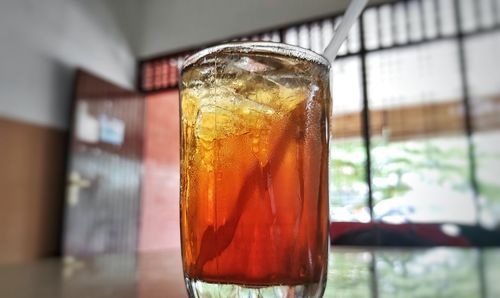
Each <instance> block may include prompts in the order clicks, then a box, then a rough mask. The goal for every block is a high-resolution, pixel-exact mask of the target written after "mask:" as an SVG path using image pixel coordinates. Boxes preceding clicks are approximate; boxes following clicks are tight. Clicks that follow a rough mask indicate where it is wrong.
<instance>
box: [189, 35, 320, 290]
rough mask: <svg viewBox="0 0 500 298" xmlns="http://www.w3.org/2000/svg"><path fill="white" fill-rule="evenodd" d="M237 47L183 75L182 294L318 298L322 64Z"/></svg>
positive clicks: (299, 54) (264, 47) (202, 59)
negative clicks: (213, 291)
mask: <svg viewBox="0 0 500 298" xmlns="http://www.w3.org/2000/svg"><path fill="white" fill-rule="evenodd" d="M245 45H246V44H245V43H243V44H233V45H227V46H225V47H221V48H220V49H219V50H213V51H208V52H206V53H204V54H200V55H199V57H197V58H191V59H192V62H191V63H190V64H188V66H186V67H185V68H184V69H183V73H182V79H181V84H182V85H181V147H182V148H181V234H182V235H181V237H182V248H183V266H184V272H185V276H186V282H187V285H188V292H190V294H191V295H192V297H201V296H203V295H201V294H200V293H199V291H202V292H203V291H209V289H210V286H209V285H210V284H218V285H228V287H229V288H225V289H226V290H228V289H229V290H228V291H231V289H238V291H240V290H241V291H243V289H246V288H248V287H250V288H252V289H256V291H257V290H258V291H267V290H270V289H274V290H276V291H278V289H283V287H285V288H287V289H292V290H293V291H297V293H299V292H301V293H303V295H302V296H301V295H299V294H297V293H296V294H295V295H296V296H294V297H317V296H318V295H321V293H322V291H323V289H324V282H325V276H326V266H327V257H328V256H327V252H328V245H329V241H328V239H329V238H328V231H329V228H328V189H327V186H328V176H327V174H328V173H327V172H328V161H327V159H328V121H327V119H328V115H329V107H330V93H329V88H328V63H327V62H326V61H324V59H322V58H321V57H320V56H318V55H315V54H312V53H310V52H308V51H307V50H303V49H298V48H295V47H288V46H284V45H279V46H278V45H277V44H271V43H257V45H260V46H257V47H250V46H245ZM247 45H248V44H247ZM253 45H255V43H254V44H253ZM291 49H293V51H292V50H291ZM286 50H288V51H286ZM188 61H189V60H188ZM200 285H204V286H200ZM193 287H198V288H200V289H202V290H199V291H198V290H197V291H198V294H196V293H197V292H196V291H195V290H193V289H194V288H193ZM189 289H191V291H190V290H189ZM203 289H205V290H203ZM266 289H267V290H266ZM274 290H273V291H274ZM279 291H281V290H279ZM287 291H289V290H287ZM304 293H305V294H304ZM200 295H201V296H200ZM231 297H233V296H231ZM234 297H241V295H240V296H238V295H235V296H234ZM272 297H287V296H279V295H278V296H272Z"/></svg>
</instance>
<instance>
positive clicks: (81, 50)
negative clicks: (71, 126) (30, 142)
mask: <svg viewBox="0 0 500 298" xmlns="http://www.w3.org/2000/svg"><path fill="white" fill-rule="evenodd" d="M122 27H123V26H122ZM135 60H136V59H135V57H134V55H133V53H132V50H131V47H130V45H129V42H128V40H127V38H126V37H125V34H124V33H123V32H122V30H121V29H120V26H119V25H118V22H117V20H116V18H115V15H114V12H113V10H112V9H110V7H109V5H108V3H107V2H105V1H100V0H43V1H40V0H0V117H7V118H13V119H18V120H22V121H27V122H31V123H36V124H40V125H44V126H50V127H57V128H62V129H65V128H67V127H68V122H69V119H68V115H69V110H68V108H69V104H70V101H71V96H72V89H73V79H74V74H75V70H76V68H77V67H81V68H85V69H87V70H90V71H91V72H93V73H95V74H97V75H99V76H102V77H104V78H106V79H108V80H110V81H112V82H115V83H117V84H118V85H121V86H124V87H132V86H133V82H134V76H135Z"/></svg>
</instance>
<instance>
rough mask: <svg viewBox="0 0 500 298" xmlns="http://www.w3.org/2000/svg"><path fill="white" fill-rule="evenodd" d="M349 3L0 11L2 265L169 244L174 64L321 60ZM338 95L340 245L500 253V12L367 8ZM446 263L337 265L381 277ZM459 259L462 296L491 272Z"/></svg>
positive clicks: (265, 1)
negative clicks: (244, 49) (258, 56)
mask: <svg viewBox="0 0 500 298" xmlns="http://www.w3.org/2000/svg"><path fill="white" fill-rule="evenodd" d="M347 3H348V1H327V0H313V1H300V0H290V1H284V0H259V1H228V0H213V1H181V0H171V1H162V0H146V1H136V0H125V1H118V0H106V1H104V0H103V1H97V0H87V1H80V0H46V1H34V0H18V1H14V0H2V1H1V2H0V264H1V263H23V262H29V261H33V260H36V259H40V258H44V257H51V256H80V255H95V254H102V253H121V252H128V253H134V252H138V251H139V252H144V251H156V250H165V249H169V248H178V247H179V246H180V241H179V216H178V213H179V212H178V197H179V125H178V122H179V118H178V117H179V116H178V109H179V97H178V89H177V82H178V70H179V68H180V67H181V66H182V63H183V61H184V59H185V58H186V57H187V56H188V55H189V54H191V53H193V52H195V51H197V50H199V49H202V48H204V47H207V46H210V45H214V44H217V43H221V42H226V41H231V40H270V41H276V42H284V43H288V44H293V45H298V46H301V47H304V48H308V49H311V50H313V51H316V52H318V53H321V52H322V51H323V49H324V47H325V46H326V44H327V42H328V41H329V40H330V38H331V36H332V35H333V32H334V30H335V28H336V26H337V25H338V23H339V21H340V20H341V18H342V11H343V10H344V9H345V7H346V6H347ZM332 94H333V115H332V117H331V119H332V142H331V154H330V174H331V175H330V215H331V220H332V224H331V230H332V233H331V235H332V243H333V244H336V245H339V246H340V245H349V246H356V245H359V246H391V247H392V246H394V247H400V246H410V247H414V246H418V247H422V246H423V247H434V246H453V247H464V246H465V247H467V246H473V247H490V246H500V0H477V1H474V0H409V1H371V2H370V6H369V7H368V8H367V9H366V10H365V12H364V13H363V15H362V17H361V19H360V20H359V21H358V22H357V24H356V25H355V26H354V28H353V29H352V30H351V32H350V35H349V38H348V40H347V41H346V42H345V43H344V45H343V46H342V48H341V50H340V55H339V57H338V59H337V60H336V62H335V64H334V66H333V68H332ZM446 254H450V252H449V251H439V250H437V251H433V252H432V254H426V253H424V252H422V253H421V254H412V255H411V256H410V255H404V253H401V254H400V255H397V256H396V257H394V256H392V255H391V256H387V257H384V255H383V254H382V255H378V256H377V258H376V259H373V258H372V259H373V260H372V259H370V258H369V257H366V256H364V255H363V254H361V255H359V254H358V255H355V256H354V255H353V257H352V258H349V255H348V254H347V255H344V256H343V257H342V258H346V259H342V260H340V259H339V260H336V262H338V264H340V265H339V266H340V268H341V267H342V264H344V263H352V262H358V263H359V264H360V265H359V266H360V267H359V268H360V269H359V270H360V271H359V272H358V274H361V275H359V276H365V275H366V278H371V277H370V276H372V275H373V274H376V273H377V272H379V274H380V275H381V276H382V275H383V278H388V279H390V278H395V277H394V276H397V273H398V272H399V271H398V270H403V271H404V270H406V269H405V268H407V266H409V267H411V268H417V269H416V270H417V271H412V272H413V273H412V272H410V273H408V272H407V274H410V275H411V274H415V275H418V274H421V275H422V274H424V273H425V270H423V269H422V268H424V267H426V268H427V267H428V266H430V265H429V264H439V262H440V261H442V262H445V261H443V260H447V259H446V258H445V257H446V256H444V255H446ZM451 254H456V255H453V256H452V258H451V260H458V259H462V260H468V261H469V260H470V264H469V263H467V264H469V265H470V266H469V265H467V264H466V265H464V263H463V262H452V261H450V262H447V261H446V264H441V265H442V266H444V267H445V268H447V269H446V270H450V268H456V270H455V269H453V270H452V271H453V272H454V273H455V274H456V276H455V277H454V278H455V279H454V280H455V281H457V284H460V280H461V279H463V278H467V276H468V275H469V274H476V273H475V270H483V271H484V270H489V269H488V268H490V267H492V266H493V265H491V264H499V260H498V257H496V259H495V257H494V256H493V255H492V256H491V258H490V259H488V258H489V257H488V256H489V255H488V252H484V253H483V251H482V250H481V251H465V252H463V251H456V252H453V251H452V252H451ZM464 254H467V255H464ZM443 256H444V257H443ZM391 258H392V259H391ZM370 260H371V261H370ZM436 260H438V261H436ZM367 262H375V263H376V265H377V266H376V268H377V271H375V272H374V271H373V270H368V269H367V268H368V267H365V264H366V263H367ZM495 262H496V263H495ZM356 264H357V263H356ZM416 264H417V265H416ZM477 264H480V266H479V267H478V266H476V265H477ZM484 264H486V267H485V265H484ZM441 265H439V266H441ZM419 266H420V267H419ZM436 266H438V265H436ZM453 266H455V267H453ZM488 266H489V267H488ZM363 268H364V269H363ZM418 268H421V269H422V270H420V269H418ZM478 268H479V269H478ZM384 270H385V271H384ZM391 270H392V271H391ZM419 270H420V271H419ZM434 272H437V273H436V274H435V275H433V276H439V274H440V273H439V270H438V271H434ZM471 272H472V273H471ZM391 274H392V275H391ZM483 275H484V274H483ZM391 276H392V277H391ZM431 279H432V278H431ZM345 282H346V284H349V282H351V283H353V282H355V281H354V280H352V281H347V280H346V281H345ZM428 282H429V280H427V279H425V280H422V284H426V283H428ZM468 285H470V283H469V284H468ZM475 285H476V286H478V287H480V286H481V285H480V281H478V284H475ZM365 290H366V289H362V288H355V287H354V290H353V287H350V288H349V291H360V292H363V291H365ZM454 290H456V291H457V293H458V292H460V293H467V289H461V288H460V287H456V288H454ZM464 291H465V292H464ZM450 297H455V296H453V295H451V296H450ZM464 297H465V296H464Z"/></svg>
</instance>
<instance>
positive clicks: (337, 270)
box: [324, 248, 371, 298]
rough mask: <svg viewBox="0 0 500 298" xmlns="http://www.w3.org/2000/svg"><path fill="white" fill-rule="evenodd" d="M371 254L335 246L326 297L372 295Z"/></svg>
mask: <svg viewBox="0 0 500 298" xmlns="http://www.w3.org/2000/svg"><path fill="white" fill-rule="evenodd" d="M370 261H371V254H370V253H369V252H367V251H355V250H352V249H351V250H343V249H337V248H335V249H334V250H333V252H332V253H331V254H330V258H329V260H328V262H329V264H328V281H329V282H328V283H327V285H326V290H325V295H324V297H352V298H358V297H359V298H362V297H370V296H371V294H370V293H371V289H370V270H369V264H370Z"/></svg>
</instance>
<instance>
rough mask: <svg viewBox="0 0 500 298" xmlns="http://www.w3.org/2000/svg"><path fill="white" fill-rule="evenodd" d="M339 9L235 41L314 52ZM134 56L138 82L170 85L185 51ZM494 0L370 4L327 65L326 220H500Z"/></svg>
mask: <svg viewBox="0 0 500 298" xmlns="http://www.w3.org/2000/svg"><path fill="white" fill-rule="evenodd" d="M340 20H341V16H333V17H329V18H324V19H318V20H314V21H312V22H307V23H302V24H294V25H293V26H288V27H282V28H277V29H274V30H271V31H266V32H259V33H258V34H255V35H250V36H242V37H240V38H236V40H272V41H280V42H285V43H289V44H293V45H299V46H302V47H306V48H310V49H312V50H314V51H317V52H321V51H322V50H323V49H324V48H325V46H326V44H327V43H328V41H329V40H330V38H331V36H332V35H333V33H334V29H335V27H336V26H338V24H339V22H340ZM195 50H196V49H192V50H189V51H186V52H181V53H174V54H172V55H168V56H163V57H159V58H153V59H146V60H144V61H143V62H142V63H141V72H142V75H141V81H140V88H141V89H142V90H143V91H145V92H157V91H161V90H165V89H169V88H176V83H177V77H176V76H177V67H179V65H181V63H182V61H183V58H184V57H185V56H186V55H188V54H190V53H192V52H194V51H195ZM498 53H500V1H498V0H478V1H470V0H409V1H397V2H393V3H390V4H383V5H378V6H372V7H370V8H368V9H367V10H365V12H364V13H363V15H362V18H361V19H360V20H359V21H358V23H357V24H356V26H354V28H352V30H351V32H350V34H349V37H348V39H347V40H346V41H345V42H344V44H343V45H342V47H341V49H340V52H339V56H338V58H337V61H336V63H335V64H334V66H333V68H332V97H333V115H332V135H333V139H332V144H331V159H330V161H331V168H330V173H331V175H330V177H331V180H330V198H331V202H330V207H331V218H332V220H333V221H334V222H351V223H352V222H358V223H367V222H372V223H373V222H385V223H391V224H395V223H455V224H463V225H476V224H480V225H481V226H482V227H484V228H487V229H492V228H495V227H496V228H498V227H500V180H499V178H498V177H499V170H498V169H500V149H499V148H500V147H499V146H498V144H500V116H499V115H500V64H499V63H500V62H499V61H500V59H498Z"/></svg>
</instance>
